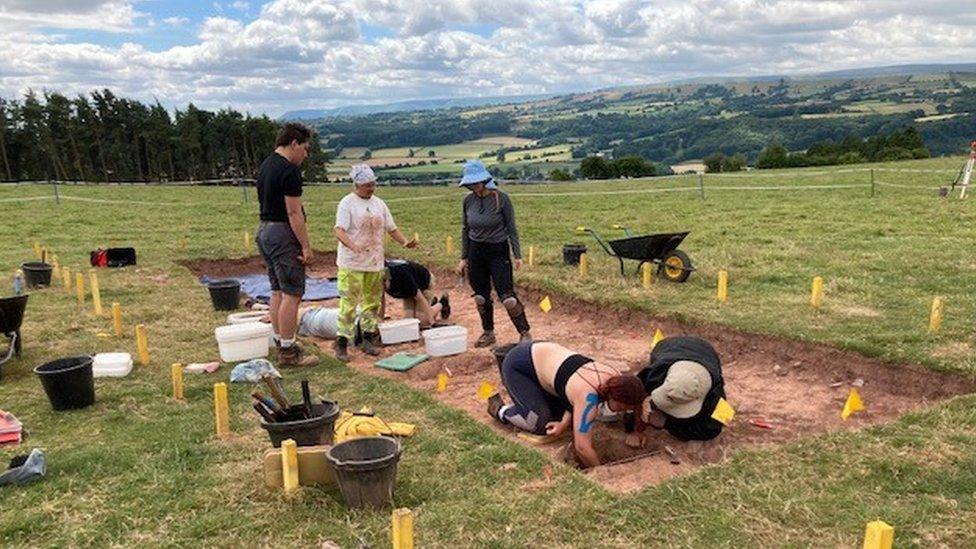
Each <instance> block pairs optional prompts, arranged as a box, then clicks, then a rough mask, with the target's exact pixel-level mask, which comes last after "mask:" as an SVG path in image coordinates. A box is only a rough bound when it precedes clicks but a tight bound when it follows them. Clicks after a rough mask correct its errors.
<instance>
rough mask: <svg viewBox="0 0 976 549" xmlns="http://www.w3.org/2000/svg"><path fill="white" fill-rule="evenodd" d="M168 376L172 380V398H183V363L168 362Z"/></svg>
mask: <svg viewBox="0 0 976 549" xmlns="http://www.w3.org/2000/svg"><path fill="white" fill-rule="evenodd" d="M169 376H170V378H171V379H172V380H173V398H174V399H175V400H183V365H182V364H180V363H179V362H174V363H173V364H170V366H169Z"/></svg>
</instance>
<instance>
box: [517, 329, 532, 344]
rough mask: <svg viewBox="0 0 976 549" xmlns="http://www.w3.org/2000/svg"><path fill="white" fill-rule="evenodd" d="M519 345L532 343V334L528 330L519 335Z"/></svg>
mask: <svg viewBox="0 0 976 549" xmlns="http://www.w3.org/2000/svg"><path fill="white" fill-rule="evenodd" d="M519 343H532V334H531V333H529V331H528V330H526V331H524V332H522V333H521V334H519Z"/></svg>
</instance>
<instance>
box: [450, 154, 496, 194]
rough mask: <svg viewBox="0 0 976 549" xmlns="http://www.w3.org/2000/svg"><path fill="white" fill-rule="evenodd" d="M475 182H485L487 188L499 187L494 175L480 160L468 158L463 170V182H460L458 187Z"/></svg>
mask: <svg viewBox="0 0 976 549" xmlns="http://www.w3.org/2000/svg"><path fill="white" fill-rule="evenodd" d="M475 183H484V184H485V188H486V189H497V188H498V186H497V185H495V179H494V177H493V176H492V175H491V173H490V172H489V171H488V169H487V168H485V165H484V164H483V163H482V162H481V161H480V160H468V161H467V162H465V163H464V168H463V169H462V170H461V182H460V183H458V187H467V186H468V185H474V184H475Z"/></svg>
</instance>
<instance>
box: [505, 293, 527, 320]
mask: <svg viewBox="0 0 976 549" xmlns="http://www.w3.org/2000/svg"><path fill="white" fill-rule="evenodd" d="M502 305H504V306H505V310H506V311H508V314H509V316H519V315H521V314H522V313H523V312H525V307H523V306H522V302H521V301H519V298H518V296H516V295H515V294H508V295H506V296H504V297H502Z"/></svg>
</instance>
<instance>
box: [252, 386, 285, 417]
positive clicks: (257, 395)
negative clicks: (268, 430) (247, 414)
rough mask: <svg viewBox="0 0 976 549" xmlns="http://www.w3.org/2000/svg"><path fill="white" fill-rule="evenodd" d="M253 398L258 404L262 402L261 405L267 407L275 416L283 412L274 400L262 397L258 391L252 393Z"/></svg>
mask: <svg viewBox="0 0 976 549" xmlns="http://www.w3.org/2000/svg"><path fill="white" fill-rule="evenodd" d="M251 397H252V398H254V399H255V400H257V401H258V402H260V403H261V404H264V405H265V406H267V407H268V409H270V410H271V411H272V412H274V413H275V414H277V413H279V412H281V408H280V407H279V406H278V404H277V403H276V402H275V401H274V400H273V399H270V398H267V397H265V396H264V395H262V394H261V393H259V392H257V391H254V392H253V393H251Z"/></svg>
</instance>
